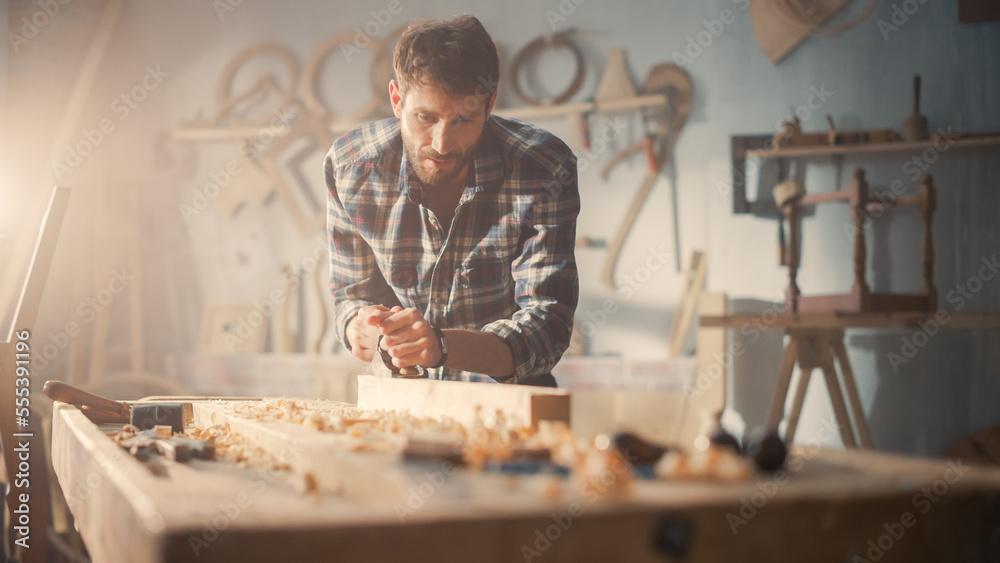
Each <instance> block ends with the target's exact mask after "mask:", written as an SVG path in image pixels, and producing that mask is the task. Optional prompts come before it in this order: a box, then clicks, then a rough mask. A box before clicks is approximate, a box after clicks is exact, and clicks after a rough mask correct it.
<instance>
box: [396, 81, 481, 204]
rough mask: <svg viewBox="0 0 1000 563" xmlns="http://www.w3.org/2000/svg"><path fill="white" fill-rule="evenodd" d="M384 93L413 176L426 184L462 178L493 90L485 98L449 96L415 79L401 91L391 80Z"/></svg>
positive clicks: (447, 183)
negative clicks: (390, 106) (487, 97)
mask: <svg viewBox="0 0 1000 563" xmlns="http://www.w3.org/2000/svg"><path fill="white" fill-rule="evenodd" d="M389 96H390V98H391V100H392V109H393V113H395V114H396V117H397V118H399V127H400V131H401V133H402V136H403V144H404V145H405V146H406V153H407V160H408V164H409V168H410V169H411V170H412V171H413V173H414V174H415V175H416V177H417V179H418V180H419V181H420V182H421V183H422V184H424V185H425V186H428V187H441V186H447V185H449V184H450V183H452V182H454V181H456V179H457V180H458V181H461V180H463V179H464V177H465V174H466V173H467V171H468V166H469V163H470V162H472V158H473V156H474V155H475V150H476V145H477V143H478V142H479V137H480V136H481V135H482V133H483V127H484V126H485V125H486V115H487V113H488V111H489V110H491V109H493V102H494V101H495V100H496V93H494V94H493V96H492V97H491V98H489V99H484V98H482V97H481V96H476V95H470V96H458V97H454V96H451V95H449V94H448V93H447V92H446V91H445V90H443V89H442V88H440V87H437V86H434V85H429V84H415V85H411V86H410V87H409V88H408V89H407V91H406V95H405V96H403V92H402V91H401V90H400V88H399V85H398V84H397V83H396V81H395V80H394V81H392V82H391V83H390V84H389Z"/></svg>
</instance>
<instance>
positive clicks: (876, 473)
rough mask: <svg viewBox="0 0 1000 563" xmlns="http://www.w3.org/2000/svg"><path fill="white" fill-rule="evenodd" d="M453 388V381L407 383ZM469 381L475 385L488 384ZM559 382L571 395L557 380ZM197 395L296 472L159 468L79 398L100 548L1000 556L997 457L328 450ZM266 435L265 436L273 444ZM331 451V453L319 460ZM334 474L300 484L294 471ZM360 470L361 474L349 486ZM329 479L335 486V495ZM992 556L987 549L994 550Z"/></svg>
mask: <svg viewBox="0 0 1000 563" xmlns="http://www.w3.org/2000/svg"><path fill="white" fill-rule="evenodd" d="M412 383H417V384H432V385H445V386H448V385H450V384H452V383H453V382H429V381H423V382H412ZM459 385H481V386H483V387H482V389H484V391H491V390H492V391H495V390H496V389H497V388H496V387H493V386H491V385H488V384H459ZM563 393H565V392H563ZM239 404H246V402H245V401H225V400H221V401H220V400H208V399H205V400H200V401H199V400H194V401H193V407H194V409H193V410H194V413H195V421H194V422H195V424H201V425H204V424H209V423H213V422H214V423H216V424H218V423H220V422H222V421H227V422H229V423H232V424H233V430H240V429H239V428H238V426H239V425H240V424H245V425H246V428H245V429H243V430H240V432H245V436H246V437H248V438H251V439H252V440H254V441H256V442H259V443H260V444H261V445H263V446H267V447H268V448H271V449H272V451H274V448H282V449H283V451H284V453H285V454H287V455H282V456H280V457H282V458H283V460H284V462H287V464H288V465H289V467H291V468H292V470H291V471H275V470H262V469H259V468H253V467H239V466H237V465H235V464H232V463H228V462H223V461H205V460H198V459H194V460H191V461H190V462H188V463H186V464H182V463H175V462H171V461H169V460H165V461H163V468H164V469H165V471H164V472H163V474H162V475H160V476H157V475H154V473H153V472H151V471H150V470H149V469H148V468H147V467H145V466H144V465H143V463H141V462H139V461H138V460H136V459H135V458H133V457H131V456H130V455H129V454H128V453H127V452H126V451H125V450H123V449H122V448H120V447H119V446H118V445H116V444H115V443H113V442H112V440H111V439H110V438H109V437H108V436H107V434H106V433H105V432H106V431H107V430H114V429H115V427H114V426H112V427H107V426H105V427H104V428H101V427H98V426H97V425H95V424H94V423H92V422H90V421H89V420H88V419H87V418H86V417H85V416H84V415H83V413H82V412H81V411H80V410H78V409H77V408H76V407H74V406H71V405H67V404H63V403H56V404H55V406H54V409H53V429H52V462H53V466H54V469H55V473H56V475H57V476H58V480H59V484H60V486H61V488H62V491H63V493H64V494H65V496H66V500H67V503H68V506H69V507H70V510H71V511H72V514H73V516H74V518H75V520H76V525H77V527H78V529H79V531H80V533H81V535H82V536H83V538H84V541H85V542H86V545H87V546H88V549H89V552H90V554H91V556H92V558H93V560H94V561H96V562H104V561H106V562H128V563H159V562H173V561H212V562H215V561H234V562H235V561H240V562H244V561H331V560H342V561H352V562H354V561H408V562H423V561H427V562H431V561H434V562H448V561H455V562H467V561H485V562H508V561H534V560H537V561H574V562H576V561H602V562H606V561H627V562H632V563H640V562H654V561H655V562H663V561H726V560H732V561H837V562H842V561H845V560H854V561H857V560H859V559H851V558H852V557H854V556H857V557H861V558H864V559H862V560H874V559H875V558H878V559H879V560H880V561H917V560H935V561H984V560H995V558H996V557H998V556H1000V469H992V468H977V467H970V466H968V465H966V464H964V463H962V462H946V461H939V460H921V459H912V458H904V457H900V456H895V455H886V454H880V453H876V452H871V451H858V450H853V451H840V450H829V449H822V448H819V447H818V446H816V447H812V446H807V447H799V448H796V449H794V450H793V455H792V457H790V458H789V461H788V463H787V464H786V466H785V469H783V470H781V471H779V472H778V473H774V474H755V475H754V476H753V478H752V479H750V480H748V481H741V482H737V483H718V482H699V481H693V482H692V481H665V480H652V479H642V478H637V479H636V480H634V481H633V482H632V486H631V489H630V492H629V493H628V494H625V495H618V496H614V495H611V496H609V495H605V494H603V493H605V492H606V491H607V490H611V489H614V488H615V484H616V481H617V480H618V479H625V477H624V476H622V475H619V472H618V469H617V468H616V469H615V470H614V471H610V470H609V471H608V472H607V475H602V476H601V478H600V479H599V480H597V481H591V482H590V484H589V485H588V486H587V487H586V488H581V485H580V483H579V482H578V481H576V480H575V478H574V477H572V476H570V477H561V476H557V475H553V474H510V473H500V472H489V471H485V472H480V471H472V470H468V469H463V468H455V467H454V466H450V465H448V464H447V463H443V462H437V461H435V462H427V461H424V462H420V463H413V462H403V461H402V460H401V459H400V457H399V456H398V455H393V454H387V453H377V452H375V453H369V452H342V453H335V452H334V453H328V454H324V453H323V452H324V451H325V450H324V448H325V447H326V446H325V445H324V444H326V442H327V441H329V440H331V439H333V438H332V437H330V436H324V435H323V434H324V433H323V432H320V431H318V430H315V429H312V428H308V427H305V426H303V425H301V424H299V425H295V428H292V427H291V426H289V424H288V423H279V422H266V421H265V422H257V421H244V422H243V423H240V422H239V421H236V420H235V419H233V418H232V417H231V416H230V415H231V413H233V412H236V411H237V410H238V406H239ZM267 442H270V444H267ZM324 456H326V457H324ZM298 466H309V467H312V471H323V470H324V469H323V468H326V469H328V474H329V476H332V477H333V478H336V476H337V475H341V476H343V483H342V484H341V485H340V486H339V488H338V487H330V486H329V483H327V484H326V486H322V487H320V488H319V489H314V490H312V492H308V491H304V490H303V489H302V488H301V487H297V486H296V482H297V481H296V479H294V478H290V477H295V475H296V469H295V468H296V467H298ZM365 483H367V484H368V485H369V486H368V487H364V486H360V485H361V484H365ZM333 489H337V490H336V492H334V490H333ZM991 558H992V559H991Z"/></svg>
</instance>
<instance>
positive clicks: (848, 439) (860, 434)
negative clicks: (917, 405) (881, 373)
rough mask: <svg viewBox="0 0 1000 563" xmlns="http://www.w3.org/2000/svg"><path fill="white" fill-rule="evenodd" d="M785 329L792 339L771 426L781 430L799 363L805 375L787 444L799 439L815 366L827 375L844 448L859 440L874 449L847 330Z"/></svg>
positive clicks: (770, 417)
mask: <svg viewBox="0 0 1000 563" xmlns="http://www.w3.org/2000/svg"><path fill="white" fill-rule="evenodd" d="M785 332H786V334H788V336H789V340H788V345H786V346H785V354H784V357H783V358H782V361H781V371H780V372H779V374H778V383H777V386H776V387H775V388H774V394H773V395H772V396H771V406H770V408H769V409H768V412H767V423H766V425H767V428H768V429H769V430H775V431H776V430H777V429H778V424H779V423H780V422H781V419H782V418H783V415H784V411H785V399H786V398H787V397H788V391H789V387H790V386H791V382H792V371H794V368H795V365H796V364H798V365H799V369H800V370H801V376H800V377H799V381H798V384H797V386H796V388H795V399H794V401H793V403H792V410H791V412H790V413H789V415H788V424H787V426H786V428H785V443H786V444H791V443H792V441H793V440H794V439H795V430H796V427H797V426H798V423H799V416H800V415H801V414H802V404H803V403H804V402H805V398H806V389H807V388H808V386H809V378H810V376H811V375H812V371H813V368H816V367H818V368H820V369H822V370H823V376H824V377H825V378H826V388H827V391H828V392H829V394H830V402H831V403H832V404H833V412H834V414H835V415H836V417H837V426H838V427H839V428H840V436H841V439H842V440H843V442H844V447H847V448H856V447H858V441H860V442H861V447H863V448H869V449H870V448H871V447H872V440H871V435H870V434H869V432H868V423H867V422H866V421H865V416H864V413H863V412H862V410H861V399H860V398H859V397H858V387H857V385H856V384H855V382H854V373H853V372H852V371H851V364H850V361H849V360H848V358H847V350H846V349H845V348H844V331H843V329H814V328H789V329H786V331H785ZM834 357H836V360H837V363H839V364H840V377H841V378H842V379H843V383H844V388H843V391H841V387H840V381H839V380H838V377H837V369H836V367H835V365H834ZM845 396H846V399H847V401H846V404H845V400H844V399H845ZM848 404H849V405H850V408H851V415H853V418H854V423H853V424H852V423H851V416H849V415H848V412H847V405H848ZM855 433H857V438H858V440H855Z"/></svg>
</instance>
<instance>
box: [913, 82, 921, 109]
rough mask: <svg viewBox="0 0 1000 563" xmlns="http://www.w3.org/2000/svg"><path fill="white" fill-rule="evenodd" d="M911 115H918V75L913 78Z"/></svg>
mask: <svg viewBox="0 0 1000 563" xmlns="http://www.w3.org/2000/svg"><path fill="white" fill-rule="evenodd" d="M913 113H914V114H918V113H920V75H919V74H918V75H916V76H914V77H913Z"/></svg>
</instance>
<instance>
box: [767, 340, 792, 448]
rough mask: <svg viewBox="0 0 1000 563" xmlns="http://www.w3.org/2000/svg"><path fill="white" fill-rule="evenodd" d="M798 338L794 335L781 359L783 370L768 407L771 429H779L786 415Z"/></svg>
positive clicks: (768, 425)
mask: <svg viewBox="0 0 1000 563" xmlns="http://www.w3.org/2000/svg"><path fill="white" fill-rule="evenodd" d="M798 346H799V341H798V338H796V337H794V336H792V337H790V338H789V340H788V344H786V345H785V354H784V356H783V357H782V360H781V371H779V372H778V383H777V385H775V387H774V392H773V393H772V394H771V405H770V406H769V407H768V409H767V422H766V424H765V426H766V427H767V428H768V429H769V430H777V429H778V425H779V424H781V419H782V418H783V417H784V416H785V400H786V398H787V397H788V388H789V386H790V385H791V383H792V372H793V371H794V370H795V359H796V354H797V353H798Z"/></svg>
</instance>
